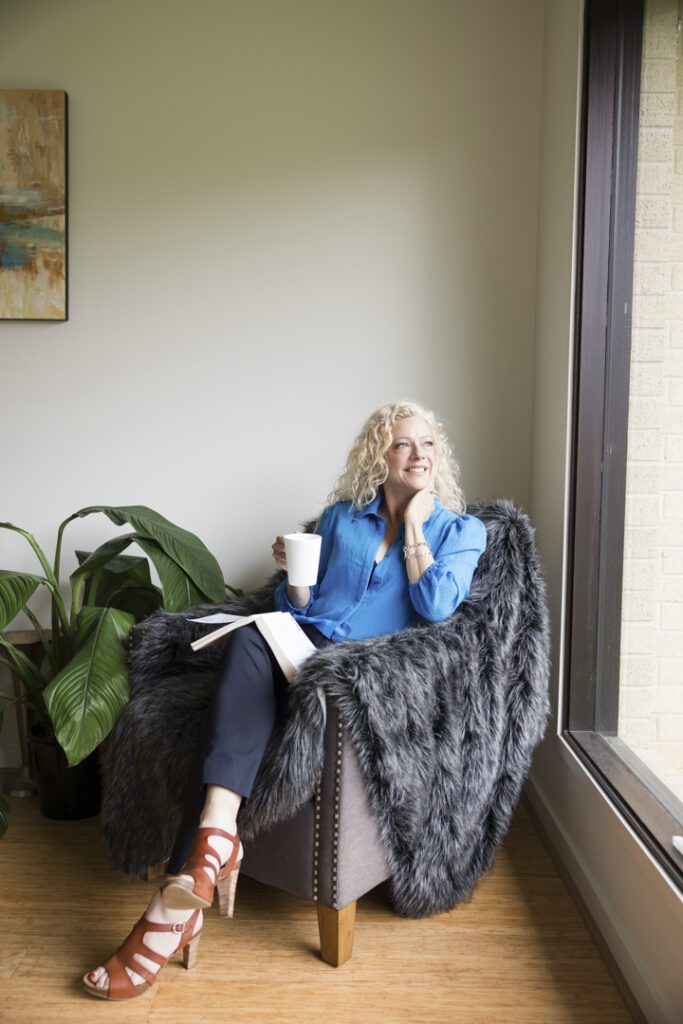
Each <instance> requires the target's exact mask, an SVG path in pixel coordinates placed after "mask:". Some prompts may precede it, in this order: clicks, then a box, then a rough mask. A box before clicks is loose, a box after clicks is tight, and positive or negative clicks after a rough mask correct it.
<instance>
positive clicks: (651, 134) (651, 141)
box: [638, 128, 674, 163]
mask: <svg viewBox="0 0 683 1024" xmlns="http://www.w3.org/2000/svg"><path fill="white" fill-rule="evenodd" d="M673 148H674V132H673V129H672V128H641V129H640V131H639V132H638V157H639V159H640V160H644V161H646V162H647V163H666V162H668V161H670V160H671V157H672V154H673Z"/></svg>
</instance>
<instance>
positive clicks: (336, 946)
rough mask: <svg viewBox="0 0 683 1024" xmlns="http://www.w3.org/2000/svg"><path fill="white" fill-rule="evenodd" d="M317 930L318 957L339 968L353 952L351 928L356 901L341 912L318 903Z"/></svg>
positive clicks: (354, 917)
mask: <svg viewBox="0 0 683 1024" xmlns="http://www.w3.org/2000/svg"><path fill="white" fill-rule="evenodd" d="M317 906H318V930H319V932H320V955H321V956H322V958H323V960H324V961H325V962H326V963H328V964H332V966H333V967H340V966H341V965H342V964H343V963H345V962H346V961H347V960H348V959H350V957H351V953H352V952H353V927H354V925H355V923H356V900H353V902H351V903H347V904H346V906H345V907H342V908H341V910H334V909H333V907H326V906H325V905H324V904H323V903H318V905H317Z"/></svg>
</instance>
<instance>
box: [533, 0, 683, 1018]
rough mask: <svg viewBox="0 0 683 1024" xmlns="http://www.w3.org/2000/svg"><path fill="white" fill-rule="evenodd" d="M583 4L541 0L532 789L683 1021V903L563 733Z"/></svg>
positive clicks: (650, 986)
mask: <svg viewBox="0 0 683 1024" xmlns="http://www.w3.org/2000/svg"><path fill="white" fill-rule="evenodd" d="M582 8H583V4H582V3H581V2H580V0H573V2H572V3H567V0H547V3H546V7H545V32H544V75H543V132H542V159H541V192H540V207H539V237H538V279H537V306H536V339H535V362H534V423H533V446H532V488H531V518H532V521H533V522H534V524H535V526H536V539H537V543H538V550H539V554H540V557H541V561H542V564H543V567H544V573H545V577H546V581H547V584H548V591H549V599H550V610H551V619H552V622H553V632H554V638H553V639H554V642H553V676H552V703H553V709H554V716H555V727H553V726H552V725H551V726H549V728H548V731H547V733H546V736H545V739H544V741H543V743H542V744H541V745H540V747H539V748H538V751H537V752H536V757H535V760H534V766H533V770H532V773H531V775H530V778H529V781H528V784H527V793H528V795H529V797H530V799H531V800H532V803H533V805H534V807H535V809H536V811H537V813H538V815H539V816H540V818H541V820H542V822H543V824H544V825H545V828H546V829H547V831H548V834H549V836H550V838H551V841H552V843H553V845H554V846H555V848H556V849H557V851H558V853H559V855H560V857H561V859H562V861H563V863H564V864H565V866H566V868H567V870H568V871H569V873H570V874H571V876H572V878H573V880H574V882H575V884H576V885H577V887H578V889H579V891H580V892H581V894H582V896H583V898H584V900H585V902H586V903H587V905H588V907H589V909H590V911H591V913H592V915H593V918H594V920H595V921H596V922H597V925H598V927H599V929H600V932H601V934H602V935H603V937H604V938H605V940H606V941H607V943H608V945H609V947H610V949H611V951H612V953H613V954H614V957H615V959H616V961H617V963H618V964H619V967H620V968H621V970H622V972H623V974H624V975H625V977H626V978H627V980H628V983H629V985H630V987H631V990H632V991H633V992H634V994H635V996H636V998H637V1000H638V1002H639V1004H640V1006H641V1008H642V1009H643V1011H644V1012H645V1015H646V1019H647V1020H648V1022H651V1024H677V1022H679V1021H680V1020H681V1016H680V1014H681V1007H683V987H682V984H683V982H682V976H681V970H680V963H681V959H680V950H681V934H683V904H682V903H681V899H680V894H677V893H676V892H675V891H674V889H673V888H672V887H671V885H670V884H669V882H668V881H667V879H666V878H665V877H664V875H663V874H662V872H661V871H660V869H659V868H658V866H657V865H656V864H655V863H654V861H653V860H652V858H651V857H650V855H649V854H648V853H647V852H646V851H645V849H644V848H643V846H642V844H641V843H640V841H639V840H638V839H637V838H636V837H635V835H634V834H633V833H632V832H631V830H630V828H629V826H628V825H627V824H626V822H625V821H624V820H623V818H622V816H621V815H620V814H619V812H618V811H617V810H616V809H615V808H614V807H613V806H612V805H611V803H610V802H609V801H608V800H607V799H606V798H605V796H604V795H603V794H602V792H601V790H599V789H598V787H597V786H596V785H595V783H594V782H593V781H592V779H591V777H589V775H588V774H587V773H586V771H585V770H584V768H583V767H582V765H581V764H580V762H579V761H578V760H577V758H576V757H575V755H574V754H573V753H572V751H571V749H570V748H569V747H568V745H567V744H566V742H565V741H564V740H563V739H562V738H561V736H560V732H561V720H560V708H561V704H562V689H563V686H564V680H563V679H562V675H561V669H562V661H563V647H562V633H561V628H560V623H561V622H562V616H563V591H564V586H565V573H566V565H565V558H566V551H565V528H566V517H567V498H568V438H569V426H570V424H569V409H570V379H571V367H572V361H573V340H574V339H573V332H572V327H573V313H574V310H573V288H574V281H573V272H574V239H575V211H576V204H575V189H576V181H577V177H576V174H577V165H576V160H577V143H578V137H577V129H578V118H579V83H580V61H581V54H580V50H581V32H582Z"/></svg>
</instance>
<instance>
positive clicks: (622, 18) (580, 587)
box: [562, 0, 683, 889]
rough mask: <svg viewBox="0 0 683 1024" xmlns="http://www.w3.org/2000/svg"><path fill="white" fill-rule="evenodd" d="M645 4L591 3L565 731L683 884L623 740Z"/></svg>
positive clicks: (652, 778) (661, 792)
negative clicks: (633, 310) (619, 715)
mask: <svg viewBox="0 0 683 1024" xmlns="http://www.w3.org/2000/svg"><path fill="white" fill-rule="evenodd" d="M643 7H644V0H588V2H587V4H586V16H585V38H584V68H583V93H582V95H583V109H582V130H581V156H580V177H579V181H580V191H579V224H578V246H577V275H576V281H577V291H576V300H577V301H576V320H575V339H576V345H575V359H574V367H573V372H574V387H573V404H572V428H571V429H572V445H571V447H572V452H571V475H570V480H571V492H570V515H569V538H568V540H569V567H570V572H569V574H568V580H567V587H568V593H567V595H566V596H567V601H566V608H567V610H568V612H567V620H566V641H567V642H566V645H565V652H566V657H565V665H564V669H565V674H564V678H565V679H566V680H568V686H567V687H566V688H565V693H564V705H563V708H562V736H563V737H564V738H565V740H566V742H567V743H568V744H569V745H570V747H571V748H572V750H573V751H574V752H575V754H576V756H577V757H579V759H580V760H581V761H582V763H583V764H584V765H585V766H586V768H587V770H588V771H589V772H590V773H591V775H592V776H593V777H594V778H595V779H596V781H597V782H598V784H599V785H600V786H601V788H602V789H603V790H604V791H605V792H606V793H607V794H608V796H609V798H610V799H611V800H612V801H613V803H614V804H615V805H616V806H617V808H618V809H619V811H620V812H621V814H622V815H623V816H624V817H625V818H626V820H627V821H628V822H629V824H630V825H631V827H632V828H633V829H634V831H635V832H636V833H637V834H638V835H639V836H640V838H641V839H642V841H643V842H644V843H645V844H646V846H647V847H648V849H649V850H650V851H651V853H652V855H653V856H654V857H655V858H656V859H657V861H658V862H659V863H660V864H661V866H662V867H663V869H664V870H665V871H666V872H667V874H668V875H669V877H670V878H671V879H672V881H674V882H675V883H676V884H677V885H678V886H679V887H680V888H681V889H683V870H682V869H681V864H680V855H679V854H678V853H677V852H676V851H675V850H674V847H673V844H672V836H673V835H674V834H681V833H682V832H683V804H681V802H680V801H679V800H677V798H676V797H675V795H674V794H672V793H671V791H670V790H669V789H668V788H667V787H666V786H665V785H664V784H663V783H662V782H661V781H660V780H659V779H658V778H657V776H656V775H655V774H654V773H653V772H652V771H651V770H650V769H649V768H648V767H647V765H645V764H644V763H643V761H641V759H640V758H638V757H637V756H636V755H635V754H634V753H633V751H632V750H631V749H630V748H629V747H628V745H627V744H626V743H624V742H623V740H621V739H620V738H619V737H618V736H617V712H618V698H619V662H620V639H621V591H622V574H623V552H624V508H625V495H626V456H627V430H628V411H629V378H630V357H631V298H632V283H633V281H632V279H633V242H634V233H635V196H636V172H637V155H638V122H639V108H640V67H641V56H642V30H643Z"/></svg>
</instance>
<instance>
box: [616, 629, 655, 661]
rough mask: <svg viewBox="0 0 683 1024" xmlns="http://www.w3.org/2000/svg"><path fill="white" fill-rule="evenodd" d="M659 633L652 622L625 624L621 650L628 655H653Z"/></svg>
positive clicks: (622, 632)
mask: <svg viewBox="0 0 683 1024" xmlns="http://www.w3.org/2000/svg"><path fill="white" fill-rule="evenodd" d="M656 635H657V631H656V629H655V626H654V623H652V622H635V623H634V622H623V621H622V624H621V650H622V651H623V652H624V654H625V655H628V654H653V653H654V650H655V637H656Z"/></svg>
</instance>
